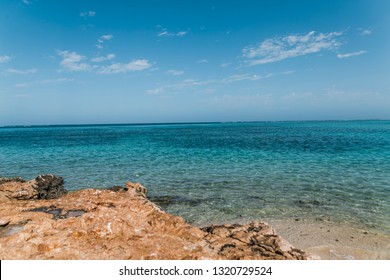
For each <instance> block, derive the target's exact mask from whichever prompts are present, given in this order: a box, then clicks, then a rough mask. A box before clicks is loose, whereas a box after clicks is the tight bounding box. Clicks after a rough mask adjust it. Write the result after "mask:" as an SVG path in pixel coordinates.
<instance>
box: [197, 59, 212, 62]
mask: <svg viewBox="0 0 390 280" xmlns="http://www.w3.org/2000/svg"><path fill="white" fill-rule="evenodd" d="M196 63H209V61H208V60H207V59H200V60H198V61H197V62H196Z"/></svg>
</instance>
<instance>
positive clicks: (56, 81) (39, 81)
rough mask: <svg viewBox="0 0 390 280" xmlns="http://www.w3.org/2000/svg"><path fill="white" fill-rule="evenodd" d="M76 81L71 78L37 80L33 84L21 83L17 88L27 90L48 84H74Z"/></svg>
mask: <svg viewBox="0 0 390 280" xmlns="http://www.w3.org/2000/svg"><path fill="white" fill-rule="evenodd" d="M73 81H74V79H71V78H66V77H63V78H57V79H45V80H37V81H33V82H31V83H19V84H16V85H15V87H17V88H26V87H30V86H35V85H47V84H55V83H68V82H73Z"/></svg>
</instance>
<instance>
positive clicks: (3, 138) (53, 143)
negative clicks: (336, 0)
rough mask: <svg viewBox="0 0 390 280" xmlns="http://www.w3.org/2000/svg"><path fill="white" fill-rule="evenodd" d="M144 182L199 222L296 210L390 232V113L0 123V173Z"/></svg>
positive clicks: (295, 215)
mask: <svg viewBox="0 0 390 280" xmlns="http://www.w3.org/2000/svg"><path fill="white" fill-rule="evenodd" d="M47 173H53V174H56V175H59V176H62V177H63V178H64V179H65V187H66V188H67V189H68V190H70V191H73V190H78V189H83V188H91V187H93V188H106V187H109V186H114V185H124V183H125V182H126V181H133V182H140V183H142V184H143V185H144V186H146V187H147V189H148V196H149V197H150V198H151V200H152V201H155V202H156V203H157V204H159V205H160V206H161V207H162V208H163V209H164V210H165V211H167V212H169V213H172V214H175V215H180V216H182V217H183V218H184V219H186V221H188V222H190V223H192V224H195V225H206V224H211V223H226V222H237V221H249V220H269V219H280V220H283V219H290V220H299V219H306V220H313V221H314V220H315V221H323V222H334V223H342V224H347V225H351V226H355V227H358V228H366V229H370V230H375V231H377V232H382V233H385V234H389V233H390V121H312V122H250V123H198V124H196V123H194V124H145V125H77V126H31V127H1V128H0V177H14V176H21V177H24V178H26V179H31V178H35V177H36V176H37V175H38V174H47Z"/></svg>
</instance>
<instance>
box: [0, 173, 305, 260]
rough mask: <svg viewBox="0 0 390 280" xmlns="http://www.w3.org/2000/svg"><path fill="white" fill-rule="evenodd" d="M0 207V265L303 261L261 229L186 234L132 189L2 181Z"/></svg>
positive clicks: (181, 224)
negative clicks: (71, 187) (70, 188)
mask: <svg viewBox="0 0 390 280" xmlns="http://www.w3.org/2000/svg"><path fill="white" fill-rule="evenodd" d="M61 195H62V196H61ZM0 205H1V208H0V220H1V221H0V259H305V258H307V255H306V254H305V253H304V252H302V251H300V250H298V249H295V248H293V247H292V246H291V245H290V244H289V243H288V242H287V241H285V240H283V239H282V238H281V237H280V236H278V235H277V234H276V233H275V232H274V230H273V229H272V228H271V227H270V226H269V225H267V224H266V223H262V222H253V223H250V224H248V225H219V226H210V227H206V228H203V229H200V228H197V227H194V226H191V225H189V224H187V223H186V222H185V221H184V220H183V219H182V218H180V217H176V216H173V215H170V214H167V213H165V212H163V211H162V210H161V209H160V208H159V207H158V206H157V205H155V204H154V203H152V202H150V201H149V200H148V199H147V198H146V189H145V188H144V187H143V186H142V185H140V184H137V183H126V187H118V186H117V187H114V188H111V189H109V190H98V189H87V190H80V191H76V192H71V193H67V194H66V191H65V190H64V189H63V180H62V178H59V177H56V176H54V175H43V176H39V177H37V178H36V179H35V180H31V181H27V182H26V181H23V180H3V181H2V182H1V183H0Z"/></svg>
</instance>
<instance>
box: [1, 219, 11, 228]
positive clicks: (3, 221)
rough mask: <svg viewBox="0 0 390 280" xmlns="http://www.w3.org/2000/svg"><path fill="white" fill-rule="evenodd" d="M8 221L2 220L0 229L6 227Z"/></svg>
mask: <svg viewBox="0 0 390 280" xmlns="http://www.w3.org/2000/svg"><path fill="white" fill-rule="evenodd" d="M9 222H10V221H9V220H3V219H1V220H0V227H5V226H6V225H8V224H9Z"/></svg>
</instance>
